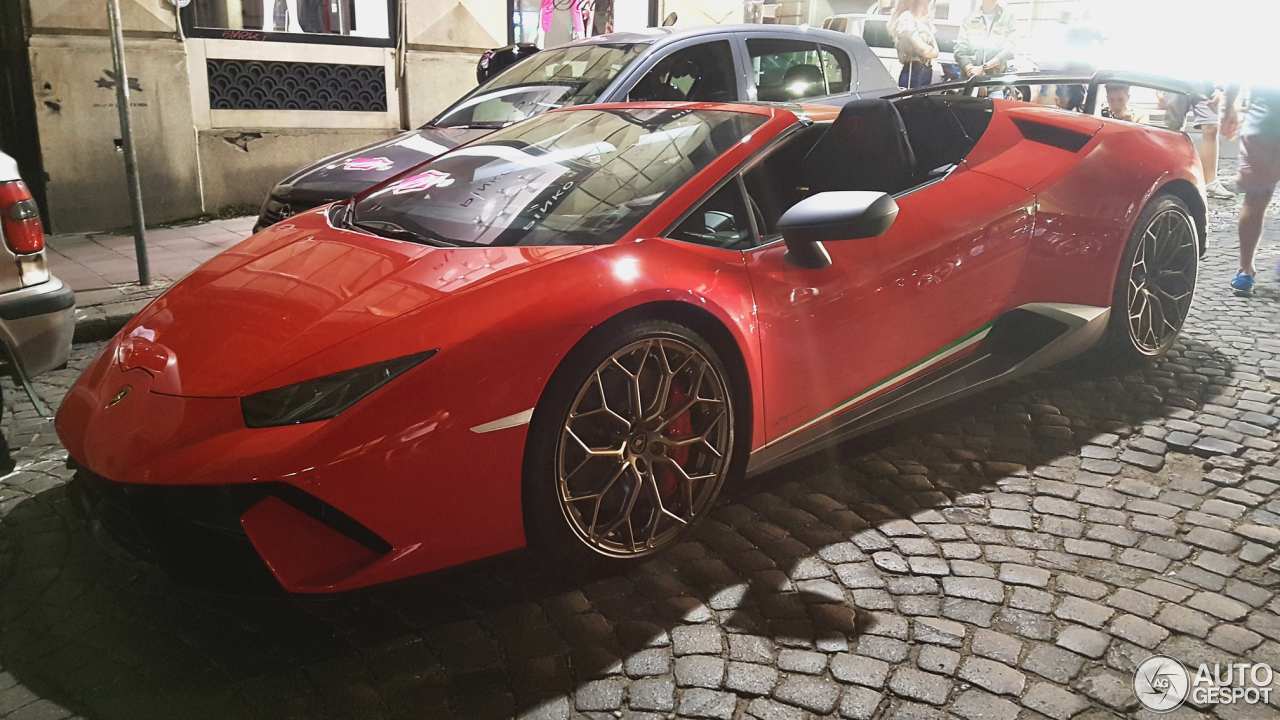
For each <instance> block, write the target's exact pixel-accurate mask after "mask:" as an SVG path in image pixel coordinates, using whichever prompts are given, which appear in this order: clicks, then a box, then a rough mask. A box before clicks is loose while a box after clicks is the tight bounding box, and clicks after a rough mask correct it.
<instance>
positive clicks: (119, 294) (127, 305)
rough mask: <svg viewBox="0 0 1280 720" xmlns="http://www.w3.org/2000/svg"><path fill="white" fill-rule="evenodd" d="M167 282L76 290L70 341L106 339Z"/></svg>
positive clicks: (159, 291) (167, 286) (157, 293)
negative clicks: (142, 285)
mask: <svg viewBox="0 0 1280 720" xmlns="http://www.w3.org/2000/svg"><path fill="white" fill-rule="evenodd" d="M170 284H171V283H168V282H164V283H160V282H156V283H152V284H151V285H149V286H147V287H145V288H144V287H140V286H139V285H137V284H130V285H117V286H114V287H109V288H102V289H98V290H83V291H80V292H77V293H76V331H75V335H74V336H73V337H72V340H71V342H72V343H87V342H98V341H101V340H110V339H111V337H112V336H113V335H115V334H116V333H117V332H119V331H120V328H122V327H124V326H125V324H127V323H128V322H129V321H130V320H132V319H133V316H134V315H137V314H138V313H139V312H141V311H142V309H143V308H145V307H146V306H147V305H148V304H150V303H151V301H152V300H154V299H155V298H156V297H158V296H159V295H160V294H161V293H163V292H164V291H165V290H167V289H169V286H170Z"/></svg>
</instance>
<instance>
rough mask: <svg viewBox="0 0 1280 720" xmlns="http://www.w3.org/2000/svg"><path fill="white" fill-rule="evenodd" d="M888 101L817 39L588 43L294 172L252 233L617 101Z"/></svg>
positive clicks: (870, 59) (531, 60)
mask: <svg viewBox="0 0 1280 720" xmlns="http://www.w3.org/2000/svg"><path fill="white" fill-rule="evenodd" d="M897 91H898V86H897V83H895V82H894V81H893V78H891V77H889V73H888V72H886V71H885V69H884V66H883V65H881V64H880V61H879V60H877V59H876V56H875V55H873V54H872V52H871V50H870V49H869V48H868V47H867V44H866V43H865V42H863V40H862V38H860V37H853V36H852V35H848V34H840V33H834V32H829V31H827V30H819V29H817V28H801V27H795V26H790V25H712V26H709V27H695V28H684V29H680V28H665V27H664V28H649V29H647V30H643V31H637V32H625V33H612V34H609V35H599V36H597V37H593V38H589V39H586V40H578V41H576V42H571V43H568V44H566V45H560V46H558V47H554V48H551V49H549V50H543V51H542V52H539V53H536V54H534V55H531V56H530V57H528V58H526V59H524V60H521V61H520V62H518V63H516V64H515V65H512V66H511V67H509V68H507V69H506V70H504V71H502V72H501V73H500V74H498V75H496V76H494V77H493V78H491V79H489V80H488V81H487V82H485V83H484V84H483V85H481V86H480V87H478V88H476V89H475V90H473V91H471V92H470V93H468V94H466V95H465V96H463V97H462V98H461V99H460V100H458V101H457V102H456V103H454V104H453V105H452V106H450V107H449V109H447V110H445V111H444V112H442V113H441V114H440V116H439V117H437V118H436V119H434V120H432V121H431V122H429V123H427V124H426V125H424V126H422V127H420V128H418V129H417V130H410V131H409V132H406V133H403V134H401V135H398V136H396V137H393V138H391V139H390V140H386V141H383V142H381V143H377V144H374V145H369V146H366V147H362V148H359V149H357V150H351V151H348V152H342V153H338V154H337V155H332V156H330V157H327V158H324V159H323V160H320V161H318V162H316V163H313V164H311V165H308V166H307V167H304V168H300V169H298V170H296V171H294V172H293V173H291V174H290V175H289V176H288V177H286V178H285V179H283V180H281V181H280V182H279V183H278V184H277V185H276V186H275V187H274V188H272V190H271V194H270V195H268V197H267V199H266V202H264V203H263V205H262V212H261V214H260V215H259V217H258V223H257V224H256V225H255V226H254V232H257V231H258V230H261V229H262V228H264V227H267V226H268V225H272V224H274V223H277V222H280V221H281V220H283V219H285V218H287V217H289V216H291V215H294V214H296V213H299V212H302V211H303V210H307V209H309V208H313V207H316V206H317V205H323V204H325V203H329V202H333V201H334V200H341V199H343V198H346V197H350V196H352V195H354V194H356V193H358V192H360V191H362V190H364V189H365V188H369V187H372V186H374V185H376V184H378V183H380V182H382V181H383V180H386V179H387V178H390V177H393V176H395V175H399V174H400V173H402V172H404V171H405V170H407V169H409V168H412V167H414V166H416V165H419V164H421V163H423V162H426V161H427V160H430V159H431V158H433V157H435V156H437V155H439V154H441V153H444V152H447V151H448V150H450V149H452V148H454V147H457V146H458V145H461V144H463V143H466V142H470V141H471V140H474V139H476V138H479V137H483V136H485V135H488V134H489V133H491V132H493V131H494V130H497V129H498V128H501V127H505V126H507V125H510V124H511V123H513V122H516V121H519V120H523V119H524V118H527V117H529V116H531V115H535V114H537V113H540V112H543V111H546V110H550V109H552V108H559V107H567V106H569V105H583V104H586V103H602V102H628V101H630V102H638V101H669V102H680V101H695V102H741V101H766V102H799V101H804V102H809V103H816V104H820V105H844V104H845V103H847V102H848V101H849V100H852V99H857V98H872V97H880V96H882V95H887V94H889V93H894V92H897Z"/></svg>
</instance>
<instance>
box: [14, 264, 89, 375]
mask: <svg viewBox="0 0 1280 720" xmlns="http://www.w3.org/2000/svg"><path fill="white" fill-rule="evenodd" d="M75 331H76V296H75V293H73V292H72V291H71V288H70V287H68V286H67V285H65V284H64V283H63V282H62V281H61V280H59V279H58V278H56V277H50V278H49V281H48V282H44V283H41V284H39V285H33V286H32V287H28V288H23V289H21V290H14V291H13V292H8V293H5V294H3V295H0V341H3V342H4V344H5V347H7V348H8V350H9V356H10V358H11V359H12V360H13V361H14V362H16V363H17V364H18V367H19V368H20V369H21V370H22V372H23V373H24V374H25V375H26V376H27V377H28V378H31V377H35V376H37V375H40V374H41V373H44V372H47V371H49V370H52V369H54V368H57V367H61V366H62V365H64V364H66V362H67V358H69V357H70V356H71V338H72V336H73V335H75Z"/></svg>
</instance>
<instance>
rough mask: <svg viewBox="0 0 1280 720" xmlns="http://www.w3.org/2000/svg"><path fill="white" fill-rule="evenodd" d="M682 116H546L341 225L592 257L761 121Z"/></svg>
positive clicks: (448, 161)
mask: <svg viewBox="0 0 1280 720" xmlns="http://www.w3.org/2000/svg"><path fill="white" fill-rule="evenodd" d="M767 119H768V118H767V116H764V115H758V114H754V113H741V112H729V111H724V110H692V109H688V108H675V109H671V108H667V109H647V108H634V107H632V108H625V109H623V108H619V109H602V110H591V109H583V110H577V111H573V112H562V113H549V114H547V115H542V116H539V117H536V118H533V119H531V120H528V121H526V122H523V123H520V124H519V125H513V126H511V127H509V128H506V129H503V130H499V131H498V132H495V133H493V134H492V135H489V136H487V137H485V138H484V139H483V140H479V141H477V142H474V143H472V144H470V145H467V146H465V147H462V148H460V149H458V150H454V151H453V152H450V153H447V154H445V155H442V156H440V157H438V158H436V159H435V160H432V161H430V162H427V163H424V164H422V165H420V166H419V167H417V168H415V169H414V170H413V171H411V172H410V174H408V175H405V176H401V177H400V178H398V179H396V180H395V181H393V182H390V183H388V184H385V185H382V186H380V187H378V188H377V189H376V190H374V191H373V192H371V193H369V194H368V195H367V196H365V197H363V198H362V199H360V200H359V201H358V202H356V203H355V205H354V206H353V207H351V208H350V210H349V211H348V212H347V216H346V218H345V223H346V224H348V225H350V226H352V227H355V228H358V229H361V230H365V231H367V232H372V233H375V234H379V235H384V236H386V237H392V238H397V239H403V240H410V241H417V242H422V243H426V244H433V245H461V246H471V245H603V244H607V243H612V242H615V241H617V240H619V239H620V238H622V236H623V235H625V234H626V233H627V232H628V231H629V230H631V228H633V227H635V225H636V223H638V222H639V221H640V219H641V218H643V217H644V216H645V215H647V214H648V213H650V212H652V211H653V210H654V208H656V207H657V206H658V205H659V204H660V203H661V202H662V201H663V200H664V199H666V198H667V196H669V195H670V194H671V193H672V192H674V191H675V190H677V189H678V188H680V187H681V186H682V185H684V184H685V183H686V182H688V181H689V179H690V178H692V177H693V176H694V175H695V174H697V172H698V171H699V170H701V169H703V168H705V167H706V166H707V165H709V164H710V163H711V162H712V161H713V160H715V159H716V158H717V157H719V156H720V155H721V154H722V153H723V152H724V151H725V150H727V149H729V148H730V147H732V146H733V145H734V144H735V143H737V142H739V141H740V140H741V139H742V138H743V137H745V136H747V135H748V134H750V133H751V132H753V131H754V130H755V129H757V128H759V127H760V126H761V125H763V124H764V123H765V121H766V120H767Z"/></svg>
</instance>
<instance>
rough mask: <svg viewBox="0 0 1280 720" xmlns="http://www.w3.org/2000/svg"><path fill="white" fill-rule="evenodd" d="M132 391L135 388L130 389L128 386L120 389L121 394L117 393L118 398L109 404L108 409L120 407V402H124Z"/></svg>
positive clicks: (114, 398)
mask: <svg viewBox="0 0 1280 720" xmlns="http://www.w3.org/2000/svg"><path fill="white" fill-rule="evenodd" d="M132 389H133V388H131V387H129V386H128V385H125V386H124V387H122V388H120V392H118V393H116V396H115V397H113V398H111V401H110V402H108V403H107V407H115V406H116V405H119V404H120V401H121V400H123V399H124V398H125V396H126V395H128V394H129V391H130V390H132Z"/></svg>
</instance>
